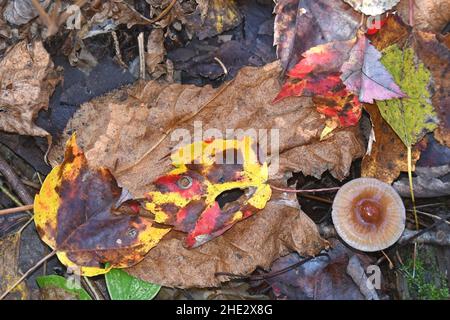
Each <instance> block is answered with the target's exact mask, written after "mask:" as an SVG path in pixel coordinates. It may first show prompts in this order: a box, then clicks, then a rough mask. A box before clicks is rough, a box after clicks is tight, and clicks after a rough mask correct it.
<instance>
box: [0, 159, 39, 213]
mask: <svg viewBox="0 0 450 320" xmlns="http://www.w3.org/2000/svg"><path fill="white" fill-rule="evenodd" d="M0 172H1V173H2V174H3V176H4V177H5V179H6V181H8V183H9V184H10V186H11V188H12V189H13V190H14V191H15V192H16V194H17V195H18V196H19V198H20V199H21V200H22V201H23V202H24V203H25V204H30V203H33V197H32V196H31V195H30V193H29V192H28V190H27V188H26V187H25V186H24V185H23V183H22V181H20V178H19V177H18V176H17V174H16V173H15V172H14V171H13V170H12V168H11V167H10V165H9V164H8V163H7V162H6V161H5V160H4V159H3V158H2V157H1V156H0Z"/></svg>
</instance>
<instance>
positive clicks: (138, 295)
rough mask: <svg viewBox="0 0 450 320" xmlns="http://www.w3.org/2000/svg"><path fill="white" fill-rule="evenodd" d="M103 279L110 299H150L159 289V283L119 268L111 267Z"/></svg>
mask: <svg viewBox="0 0 450 320" xmlns="http://www.w3.org/2000/svg"><path fill="white" fill-rule="evenodd" d="M105 279H106V286H107V287H108V292H109V295H110V297H111V300H151V299H153V298H154V297H155V296H156V295H157V294H158V292H159V290H160V289H161V286H160V285H158V284H153V283H149V282H146V281H143V280H140V279H138V278H135V277H133V276H130V275H129V274H128V273H126V272H125V271H123V270H121V269H111V271H109V272H108V273H107V274H106V275H105Z"/></svg>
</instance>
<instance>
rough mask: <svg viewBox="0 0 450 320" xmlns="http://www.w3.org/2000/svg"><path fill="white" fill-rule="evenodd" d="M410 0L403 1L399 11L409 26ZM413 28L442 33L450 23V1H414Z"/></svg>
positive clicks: (398, 6)
mask: <svg viewBox="0 0 450 320" xmlns="http://www.w3.org/2000/svg"><path fill="white" fill-rule="evenodd" d="M409 3H410V0H401V1H400V3H399V4H398V5H397V11H398V13H399V15H400V16H401V17H402V19H403V21H404V22H405V23H408V24H409V15H410V6H409ZM413 3H414V5H413V11H412V13H413V26H414V27H415V28H417V29H419V30H423V31H433V32H441V31H442V30H443V29H444V27H445V26H446V24H447V23H448V22H449V21H450V1H448V0H414V1H413Z"/></svg>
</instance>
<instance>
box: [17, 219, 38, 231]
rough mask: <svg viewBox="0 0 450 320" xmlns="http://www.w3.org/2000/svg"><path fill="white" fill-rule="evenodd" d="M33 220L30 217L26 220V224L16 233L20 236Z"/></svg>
mask: <svg viewBox="0 0 450 320" xmlns="http://www.w3.org/2000/svg"><path fill="white" fill-rule="evenodd" d="M33 220H34V218H33V217H31V218H30V219H28V221H27V222H25V223H24V225H23V226H21V227H20V229H19V231H17V233H18V234H22V231H23V230H25V228H26V227H27V226H28V225H29V224H30V223H31V222H33Z"/></svg>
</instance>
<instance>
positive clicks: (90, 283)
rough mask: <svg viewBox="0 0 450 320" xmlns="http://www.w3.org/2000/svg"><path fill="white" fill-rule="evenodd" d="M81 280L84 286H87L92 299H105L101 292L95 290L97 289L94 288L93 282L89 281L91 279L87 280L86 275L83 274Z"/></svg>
mask: <svg viewBox="0 0 450 320" xmlns="http://www.w3.org/2000/svg"><path fill="white" fill-rule="evenodd" d="M83 280H84V283H85V284H86V286H87V287H88V288H89V291H90V292H91V293H92V295H93V296H94V300H105V299H103V297H102V296H101V294H100V293H98V292H97V289H96V288H95V286H94V284H93V283H92V282H91V280H89V278H88V277H86V276H83Z"/></svg>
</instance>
